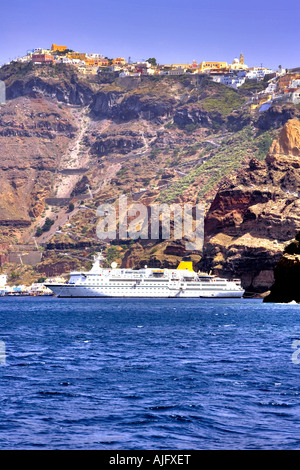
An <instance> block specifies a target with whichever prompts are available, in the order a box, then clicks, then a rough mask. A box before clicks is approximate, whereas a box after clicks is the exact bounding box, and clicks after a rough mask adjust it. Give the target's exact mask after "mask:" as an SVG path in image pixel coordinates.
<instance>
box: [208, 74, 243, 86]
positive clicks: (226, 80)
mask: <svg viewBox="0 0 300 470" xmlns="http://www.w3.org/2000/svg"><path fill="white" fill-rule="evenodd" d="M212 79H213V81H214V82H217V83H222V84H223V85H226V86H230V87H232V88H238V87H240V86H241V85H243V83H245V78H244V77H239V76H237V75H218V76H215V77H213V78H212Z"/></svg>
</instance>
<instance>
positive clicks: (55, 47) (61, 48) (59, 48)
mask: <svg viewBox="0 0 300 470" xmlns="http://www.w3.org/2000/svg"><path fill="white" fill-rule="evenodd" d="M66 50H67V46H59V45H58V44H52V46H51V51H53V52H54V51H59V52H64V51H66Z"/></svg>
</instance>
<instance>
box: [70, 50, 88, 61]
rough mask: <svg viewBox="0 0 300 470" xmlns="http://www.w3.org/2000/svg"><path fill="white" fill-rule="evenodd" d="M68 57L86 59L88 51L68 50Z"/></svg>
mask: <svg viewBox="0 0 300 470" xmlns="http://www.w3.org/2000/svg"><path fill="white" fill-rule="evenodd" d="M67 57H69V59H79V60H85V59H86V53H85V52H68V54H67Z"/></svg>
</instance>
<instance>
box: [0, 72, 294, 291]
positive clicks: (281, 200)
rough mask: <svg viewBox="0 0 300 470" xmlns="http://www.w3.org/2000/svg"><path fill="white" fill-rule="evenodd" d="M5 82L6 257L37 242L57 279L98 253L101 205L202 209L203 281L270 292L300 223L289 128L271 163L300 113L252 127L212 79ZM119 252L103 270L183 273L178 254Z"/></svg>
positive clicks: (282, 112) (124, 248) (164, 247)
mask: <svg viewBox="0 0 300 470" xmlns="http://www.w3.org/2000/svg"><path fill="white" fill-rule="evenodd" d="M0 79H1V80H4V81H5V83H6V88H7V103H6V104H5V105H3V106H0V143H1V145H0V198H1V202H0V243H4V244H5V243H8V244H20V243H24V244H28V243H29V244H31V245H32V244H33V243H34V241H33V237H34V236H36V239H37V242H38V243H39V244H41V245H42V246H43V250H44V252H43V262H42V263H41V264H40V265H39V266H38V267H37V268H36V269H37V271H38V272H39V273H43V272H45V273H52V272H59V269H60V268H61V269H66V262H65V259H64V261H63V262H61V261H62V260H61V259H60V257H61V256H65V254H64V253H63V252H64V250H65V249H68V252H69V251H70V250H71V251H72V250H73V251H72V252H73V253H74V256H77V257H78V256H80V252H81V251H82V250H85V254H87V255H90V254H92V253H93V251H95V250H96V249H98V244H99V240H98V238H97V234H96V225H97V216H96V208H97V207H98V205H99V204H101V203H102V202H112V201H114V200H117V199H118V197H119V196H120V195H124V194H125V195H126V196H127V197H128V201H129V204H132V203H134V202H142V203H144V204H145V205H147V206H149V205H150V204H151V203H162V202H165V203H168V204H171V203H173V202H179V203H180V204H184V203H185V202H191V203H194V204H195V203H197V202H199V201H203V202H204V203H205V207H206V210H209V207H210V204H211V203H212V206H211V208H210V210H209V212H208V216H207V220H206V229H207V237H206V246H205V252H204V257H203V260H202V262H201V265H202V267H204V268H205V269H209V270H210V269H215V270H216V271H219V272H220V273H222V274H228V275H231V274H233V275H235V276H238V275H242V278H243V283H244V285H245V286H247V287H249V288H250V289H254V290H256V291H257V290H264V289H265V288H266V287H267V286H269V284H270V283H271V282H272V279H273V277H272V276H273V275H272V267H273V266H274V263H275V262H276V261H277V260H278V256H279V254H280V250H281V249H282V244H283V243H284V242H285V241H286V240H288V239H291V238H292V237H293V236H294V233H295V230H296V229H297V228H298V222H299V221H298V219H297V208H296V203H297V201H296V196H295V194H296V192H297V191H298V173H297V168H296V166H295V165H296V163H295V162H296V159H297V156H296V154H295V152H296V150H295V148H296V147H297V145H298V141H297V139H296V140H295V141H294V143H293V144H292V143H291V142H292V140H291V135H292V134H293V133H294V132H295V130H293V129H292V128H291V127H290V125H289V127H288V128H287V127H286V128H285V131H284V132H285V136H284V135H282V136H281V138H280V142H281V144H278V145H279V147H278V148H277V147H276V148H275V144H274V148H273V147H272V149H271V151H270V152H269V156H268V158H267V160H266V161H264V159H265V157H266V155H267V153H268V151H269V149H270V145H271V143H272V140H273V139H274V138H275V137H276V136H277V134H278V132H279V131H280V129H281V128H282V126H283V125H284V124H285V123H286V122H287V121H289V122H290V123H291V122H294V120H295V121H296V120H297V118H298V116H299V110H298V109H297V108H295V107H293V106H291V105H284V104H283V105H277V106H276V107H272V108H270V109H269V110H268V111H266V112H264V113H259V114H258V113H254V114H251V113H250V112H249V107H248V105H247V100H248V99H249V97H250V95H249V96H248V95H246V94H245V91H244V92H243V93H242V92H239V91H237V90H233V89H230V88H228V87H225V86H223V85H221V84H218V83H214V82H213V81H211V80H210V79H209V78H208V77H195V76H186V75H183V76H178V77H171V76H169V77H168V76H162V77H142V78H128V77H126V78H124V79H120V78H118V77H117V76H115V75H114V74H112V73H107V74H100V75H99V76H83V75H81V74H80V73H78V72H77V71H76V69H75V68H74V67H72V66H68V65H65V66H64V65H59V66H58V65H56V66H51V65H49V66H48V65H46V66H41V67H34V66H33V65H32V64H17V63H15V64H10V65H9V66H4V67H2V68H1V69H0ZM291 118H294V120H291ZM295 126H296V124H295V123H294V127H295ZM289 129H291V130H290V131H289ZM292 147H293V148H294V150H292ZM226 178H228V179H227V182H226V183H224V179H226ZM88 188H89V190H88ZM218 190H219V191H218ZM217 191H218V192H217ZM216 194H217V195H216ZM70 203H72V204H71V206H72V210H71V209H70V207H69V204H70ZM47 219H50V220H51V221H52V225H51V226H50V225H49V223H48V222H47ZM286 220H288V221H289V225H288V226H287V224H286V223H284V221H286ZM46 222H47V223H46ZM49 227H50V228H49ZM46 228H47V230H46ZM44 229H45V230H44ZM118 243H119V245H118V247H115V246H113V247H112V250H111V252H110V255H109V259H110V260H113V258H114V259H116V260H118V262H120V263H121V262H123V265H128V266H129V265H130V266H133V265H136V266H137V265H141V264H143V263H147V264H149V262H151V263H152V264H154V265H157V266H162V265H163V264H167V265H168V266H169V265H170V266H171V265H173V266H176V265H177V263H178V260H179V259H180V258H181V256H182V255H183V254H184V244H180V243H177V242H175V241H172V240H171V241H162V240H160V241H157V240H150V241H143V240H142V241H139V242H138V243H128V240H120V241H119V242H118ZM47 247H48V248H47ZM8 251H9V248H8V249H6V254H5V256H2V257H1V259H2V260H5V259H6V258H5V257H6V256H7V252H8ZM107 251H108V250H107ZM199 258H200V254H197V255H196V254H195V257H194V260H195V262H198V261H199ZM243 260H244V261H243ZM3 262H4V261H3ZM69 264H70V266H71V264H72V263H71V261H70V262H69ZM51 266H52V267H53V269H52V267H51ZM55 266H56V268H55ZM59 266H60V268H59ZM62 266H63V267H64V268H62ZM43 269H44V270H45V271H43Z"/></svg>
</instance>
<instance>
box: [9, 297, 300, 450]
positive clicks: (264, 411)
mask: <svg viewBox="0 0 300 470" xmlns="http://www.w3.org/2000/svg"><path fill="white" fill-rule="evenodd" d="M298 353H299V356H298ZM299 377H300V305H297V304H266V303H263V302H262V300H260V299H225V300H222V299H219V300H217V299H207V300H205V299H58V298H55V297H2V298H0V449H2V450H6V449H13V450H21V449H22V450H30V449H31V450H34V449H36V450H42V449H45V450H46V449H49V450H55V449H57V450H96V449H97V450H116V449H118V450H122V449H123V450H134V449H135V450H143V449H148V450H166V449H168V450H174V451H175V450H176V451H178V450H183V449H191V450H255V449H256V450H271V449H273V450H275V449H276V450H296V449H299V448H300V383H299Z"/></svg>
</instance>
